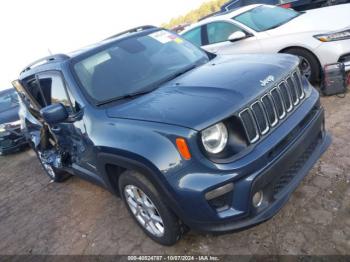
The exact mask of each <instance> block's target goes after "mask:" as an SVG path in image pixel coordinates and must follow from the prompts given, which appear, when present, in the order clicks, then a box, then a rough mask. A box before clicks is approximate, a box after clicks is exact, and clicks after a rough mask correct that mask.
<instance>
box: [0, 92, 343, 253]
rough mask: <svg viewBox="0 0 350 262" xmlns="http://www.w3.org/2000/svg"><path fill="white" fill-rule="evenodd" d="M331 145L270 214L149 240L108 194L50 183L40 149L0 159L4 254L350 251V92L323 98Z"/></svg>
mask: <svg viewBox="0 0 350 262" xmlns="http://www.w3.org/2000/svg"><path fill="white" fill-rule="evenodd" d="M322 102H323V105H324V107H325V108H326V115H327V129H328V130H329V131H330V132H331V134H332V135H333V144H332V145H331V147H330V148H329V150H328V151H327V152H326V153H325V154H324V156H323V157H322V158H321V160H320V161H319V162H318V163H317V164H316V166H315V167H314V168H313V170H312V171H311V172H310V174H309V175H308V176H307V177H306V178H305V180H304V181H303V182H302V184H301V185H300V186H299V188H298V189H297V191H296V192H295V193H294V194H293V196H292V197H291V199H290V201H289V202H288V204H287V205H286V206H285V207H284V208H283V209H282V210H281V211H280V212H279V213H278V214H277V215H276V216H275V217H274V218H273V219H271V220H269V221H268V222H266V223H263V224H261V225H259V226H256V227H254V228H251V229H249V230H246V231H242V232H239V233H230V234H225V235H221V236H213V235H200V234H197V233H194V232H190V233H188V234H187V235H186V236H185V237H184V238H183V239H182V240H181V241H180V242H179V243H178V244H177V245H175V246H173V247H163V246H160V245H158V244H156V243H154V242H153V241H151V240H150V239H148V238H147V237H146V236H145V235H144V234H143V232H142V231H141V229H139V228H138V226H137V225H136V224H135V223H134V222H133V220H132V219H131V218H130V217H129V214H128V213H127V211H126V209H125V208H124V206H123V203H122V202H121V200H119V199H118V198H116V197H114V196H113V195H111V194H110V193H109V192H107V191H105V190H104V189H102V188H99V187H97V186H95V185H92V184H90V183H88V182H85V181H83V180H81V179H79V178H76V177H72V178H71V179H69V180H68V181H66V182H65V183H63V184H54V183H49V179H48V178H47V177H46V176H45V175H44V172H43V171H42V169H41V167H40V165H39V162H38V161H37V160H36V157H35V155H34V153H33V152H32V151H30V150H27V151H25V152H22V153H20V154H14V155H10V156H6V157H0V236H1V238H0V254H8V255H11V254H108V255H111V254H112V255H115V254H144V255H146V254H150V255H155V254H192V255H200V254H212V255H220V254H230V255H231V254H232V255H233V254H241V255H242V254H243V255H245V254H299V255H300V254H301V255H303V254H308V255H311V254H313V255H324V254H349V255H350V181H349V180H350V172H349V171H350V135H349V131H350V121H349V120H350V96H349V95H348V96H347V97H346V98H343V99H341V98H338V97H328V98H323V99H322Z"/></svg>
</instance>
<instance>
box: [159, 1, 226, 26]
mask: <svg viewBox="0 0 350 262" xmlns="http://www.w3.org/2000/svg"><path fill="white" fill-rule="evenodd" d="M226 2H228V0H212V1H209V2H205V3H203V4H202V5H201V6H200V7H199V8H197V9H194V10H192V11H190V12H188V13H187V14H185V15H182V16H179V17H176V18H172V19H171V20H170V21H169V22H168V23H163V24H162V25H161V26H162V27H164V28H168V29H170V28H174V27H176V26H178V25H182V24H187V23H189V24H192V23H194V22H197V21H198V20H199V19H201V18H202V17H205V16H207V15H209V14H211V13H214V12H217V11H219V10H220V7H221V6H222V5H223V4H225V3H226Z"/></svg>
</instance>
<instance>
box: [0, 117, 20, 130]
mask: <svg viewBox="0 0 350 262" xmlns="http://www.w3.org/2000/svg"><path fill="white" fill-rule="evenodd" d="M20 125H21V120H17V121H14V122H11V123H6V124H0V132H5V131H6V127H19V126H20Z"/></svg>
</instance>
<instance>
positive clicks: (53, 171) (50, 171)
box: [34, 150, 69, 183]
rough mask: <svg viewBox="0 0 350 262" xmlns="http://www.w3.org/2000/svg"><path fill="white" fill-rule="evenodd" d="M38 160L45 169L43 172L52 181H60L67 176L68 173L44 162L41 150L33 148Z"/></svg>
mask: <svg viewBox="0 0 350 262" xmlns="http://www.w3.org/2000/svg"><path fill="white" fill-rule="evenodd" d="M34 151H35V153H36V155H37V157H38V159H39V162H40V164H41V166H42V168H43V169H44V171H45V174H46V175H47V176H48V177H49V178H50V179H51V181H52V182H56V183H62V182H63V181H64V180H66V179H67V178H68V176H69V175H68V174H67V173H65V172H63V171H61V170H59V169H57V168H55V167H54V166H52V165H50V164H48V163H46V162H45V160H44V158H43V157H42V154H43V153H42V152H41V151H39V150H34Z"/></svg>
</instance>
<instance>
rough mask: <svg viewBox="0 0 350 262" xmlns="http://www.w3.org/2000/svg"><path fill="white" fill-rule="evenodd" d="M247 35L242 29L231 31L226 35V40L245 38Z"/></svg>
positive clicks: (232, 40)
mask: <svg viewBox="0 0 350 262" xmlns="http://www.w3.org/2000/svg"><path fill="white" fill-rule="evenodd" d="M246 37H247V35H246V33H244V32H242V31H236V32H234V33H232V34H231V35H230V36H229V37H228V39H227V40H228V41H231V42H234V41H238V40H241V39H244V38H246Z"/></svg>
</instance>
